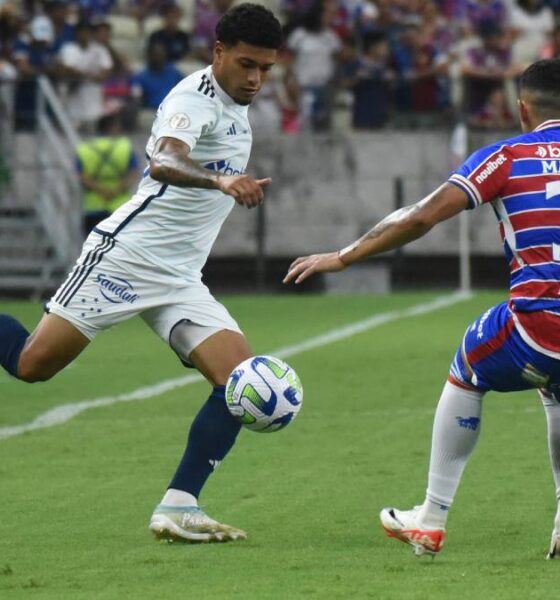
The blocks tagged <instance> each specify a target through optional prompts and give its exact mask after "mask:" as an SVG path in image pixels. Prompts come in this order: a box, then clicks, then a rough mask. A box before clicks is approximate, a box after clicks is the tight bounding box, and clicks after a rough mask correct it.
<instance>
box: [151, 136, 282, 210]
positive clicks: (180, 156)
mask: <svg viewBox="0 0 560 600" xmlns="http://www.w3.org/2000/svg"><path fill="white" fill-rule="evenodd" d="M189 154H190V148H189V146H188V145H187V144H185V142H182V141H181V140H179V139H177V138H172V137H161V138H159V140H158V141H157V142H156V145H155V147H154V151H153V153H152V158H151V159H150V177H151V178H152V179H155V180H156V181H161V183H167V184H169V185H176V186H178V187H195V188H204V189H208V190H220V191H221V192H223V193H224V194H228V195H229V196H232V197H233V199H234V200H235V201H236V202H237V203H238V204H241V205H243V206H246V207H248V208H253V207H254V206H258V205H259V204H260V203H261V202H262V201H263V199H264V191H263V188H264V187H266V186H267V185H269V184H270V183H271V181H272V180H271V179H269V178H267V179H253V178H252V177H250V176H249V175H222V174H220V173H217V172H216V171H210V170H209V169H205V168H204V167H201V166H200V165H198V164H197V163H195V162H194V161H193V160H192V159H191V158H190V157H189Z"/></svg>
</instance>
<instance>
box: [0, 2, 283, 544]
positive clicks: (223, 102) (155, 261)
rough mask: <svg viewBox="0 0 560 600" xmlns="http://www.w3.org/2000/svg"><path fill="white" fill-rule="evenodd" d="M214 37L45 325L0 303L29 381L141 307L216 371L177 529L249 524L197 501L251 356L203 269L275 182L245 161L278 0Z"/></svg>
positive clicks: (157, 522)
mask: <svg viewBox="0 0 560 600" xmlns="http://www.w3.org/2000/svg"><path fill="white" fill-rule="evenodd" d="M216 40H217V41H216V42H215V46H214V60H213V63H212V65H211V66H209V67H207V68H205V69H203V70H200V71H197V72H196V73H193V74H192V75H190V76H189V77H187V78H185V79H184V80H183V81H182V82H181V83H179V84H178V85H177V86H176V87H175V88H173V90H171V92H170V93H169V95H168V96H167V97H166V98H165V100H164V101H163V102H162V104H161V106H160V107H159V109H158V112H157V116H156V119H155V122H154V125H153V127H152V132H151V136H150V139H149V140H148V144H147V146H146V159H147V161H148V165H147V167H146V169H145V171H144V174H143V178H142V180H141V182H140V184H139V186H138V191H137V192H136V194H134V196H133V197H132V198H131V199H130V200H129V201H128V202H127V203H126V204H124V205H123V206H122V207H120V208H119V209H118V210H117V211H116V212H115V213H114V214H113V215H111V216H110V217H109V218H108V219H106V220H105V221H102V222H101V223H100V224H99V225H98V226H97V227H96V228H95V229H94V231H93V232H92V233H91V234H90V236H89V237H88V238H87V240H86V242H85V243H84V247H83V250H82V253H81V255H80V257H79V259H78V261H77V263H76V265H75V267H74V269H73V270H72V272H71V273H70V275H69V276H68V278H67V279H66V281H65V282H64V283H63V284H62V286H61V287H60V288H59V289H58V291H57V292H56V293H55V295H54V296H53V297H52V299H51V300H50V301H49V302H48V303H47V308H46V312H47V314H45V315H44V316H43V318H42V320H41V321H40V323H39V324H38V326H37V328H36V329H35V331H34V332H33V333H32V334H31V335H29V332H27V330H26V329H25V328H24V327H23V326H22V325H21V324H20V323H19V322H18V321H16V320H15V319H14V318H13V317H11V316H9V315H0V364H2V366H3V367H4V368H5V369H6V370H7V371H8V372H9V373H10V374H12V375H13V376H14V377H17V378H18V379H21V380H22V381H26V382H36V381H45V380H47V379H50V378H51V377H52V376H53V375H55V374H56V373H58V372H59V371H60V370H61V369H63V368H64V367H65V366H66V365H68V364H69V363H70V362H71V361H72V360H74V359H75V358H76V357H77V356H78V355H79V354H80V353H81V352H82V350H84V349H85V348H86V346H87V345H88V344H89V342H90V341H91V340H92V339H93V338H94V337H95V336H96V335H97V333H99V332H100V331H103V330H105V329H107V328H109V327H111V326H112V325H115V324H117V323H120V322H121V321H124V320H126V319H129V318H130V317H132V316H135V315H140V316H141V317H142V318H143V319H144V321H145V322H146V323H147V324H148V325H149V326H150V327H151V328H152V329H153V330H154V331H155V332H156V333H157V334H158V335H159V336H160V337H161V338H163V340H165V341H166V342H167V343H169V345H170V346H171V348H172V349H173V350H174V351H175V352H176V353H177V355H178V357H179V359H180V360H181V361H182V362H183V363H184V364H185V365H186V366H193V367H196V368H197V369H198V370H199V371H200V372H201V373H202V374H203V375H204V376H205V377H206V379H207V380H208V381H209V382H210V383H211V385H212V386H213V390H212V393H211V394H210V397H209V398H208V400H207V401H206V403H205V404H204V405H203V407H202V409H201V410H200V412H199V413H198V415H197V416H196V417H195V419H194V421H193V423H192V425H191V429H190V432H189V437H188V442H187V447H186V450H185V453H184V455H183V457H182V460H181V462H180V464H179V467H178V468H177V471H176V473H175V476H174V477H173V479H172V481H171V483H170V486H169V489H168V490H167V492H166V493H165V495H164V497H163V499H162V501H161V503H160V504H159V505H158V506H157V507H156V510H155V511H154V514H153V515H152V518H151V521H150V529H151V530H152V531H153V532H154V534H155V535H156V537H158V538H163V539H170V540H172V539H176V540H181V541H210V542H212V541H228V540H235V539H243V538H245V537H246V534H245V532H244V531H242V530H240V529H237V528H234V527H231V526H229V525H225V524H222V523H219V522H217V521H215V520H214V519H211V518H210V517H208V515H206V514H205V513H204V511H202V510H201V509H200V508H199V506H198V502H197V499H198V496H199V494H200V491H201V489H202V487H203V485H204V484H205V482H206V480H207V479H208V477H209V476H210V474H211V473H212V471H213V469H214V468H215V467H216V466H217V465H218V464H219V463H220V461H221V460H223V459H224V458H225V456H226V454H227V453H228V452H229V450H230V449H231V448H232V446H233V444H234V442H235V439H236V437H237V434H238V432H239V429H240V425H239V424H238V423H237V421H235V420H234V418H233V417H232V416H231V415H230V414H229V411H228V409H227V407H226V404H225V398H224V385H225V383H226V381H227V378H228V376H229V374H230V372H231V371H232V370H233V368H234V367H236V366H237V365H238V364H239V363H240V362H242V361H243V360H245V359H246V358H248V357H250V356H252V352H251V350H250V348H249V345H248V343H247V341H246V339H245V337H244V336H243V334H242V332H241V330H240V329H239V326H238V325H237V323H236V322H235V320H234V319H233V318H232V317H231V315H230V314H229V313H228V311H227V310H226V308H225V307H224V306H222V305H221V304H220V303H219V302H217V301H216V300H215V299H214V298H213V297H212V295H211V294H210V292H209V291H208V289H207V288H206V286H205V285H204V284H203V283H202V280H201V278H202V275H201V269H202V267H203V266H204V264H205V262H206V260H207V257H208V254H209V252H210V250H211V248H212V245H213V243H214V241H215V239H216V237H217V235H218V233H219V231H220V227H221V226H222V223H223V222H224V220H225V219H226V218H227V216H228V214H229V213H230V211H231V210H232V208H233V206H234V205H235V203H237V204H240V205H242V206H245V207H247V208H252V207H254V206H257V205H258V204H260V203H261V202H262V200H263V189H264V187H266V186H267V185H268V184H269V183H270V179H260V180H255V179H253V178H252V177H250V176H249V175H246V174H245V171H246V168H247V162H248V160H249V154H250V151H251V140H252V137H251V127H250V125H249V121H248V118H247V112H248V106H249V104H250V103H251V101H252V100H253V98H254V97H255V95H256V94H257V92H258V91H259V90H260V88H261V86H262V85H263V83H264V82H265V81H266V78H267V76H268V72H269V70H270V69H271V67H272V66H273V65H274V63H275V61H276V52H277V49H278V48H279V47H280V45H281V43H282V31H281V26H280V24H279V22H278V20H277V19H276V17H275V16H274V15H273V14H272V13H271V12H270V11H269V10H267V9H265V8H264V7H262V6H259V5H255V4H241V5H238V6H237V7H235V8H233V9H232V10H230V11H229V12H227V13H226V14H225V15H224V16H223V17H222V18H221V20H220V21H219V23H218V25H217V27H216Z"/></svg>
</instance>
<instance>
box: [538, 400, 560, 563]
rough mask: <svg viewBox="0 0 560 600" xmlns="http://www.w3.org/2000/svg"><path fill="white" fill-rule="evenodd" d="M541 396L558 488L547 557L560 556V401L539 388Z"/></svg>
mask: <svg viewBox="0 0 560 600" xmlns="http://www.w3.org/2000/svg"><path fill="white" fill-rule="evenodd" d="M539 397H540V399H541V401H542V403H543V407H544V412H545V414H546V423H547V434H548V453H549V456H550V465H551V467H552V474H553V477H554V484H555V488H556V516H555V518H554V525H553V528H552V536H551V540H550V548H549V551H548V554H547V558H560V403H559V402H558V399H557V397H556V394H553V393H551V392H550V391H547V390H539Z"/></svg>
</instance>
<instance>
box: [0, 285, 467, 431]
mask: <svg viewBox="0 0 560 600" xmlns="http://www.w3.org/2000/svg"><path fill="white" fill-rule="evenodd" d="M471 297H472V294H470V293H467V292H457V293H454V294H449V295H447V296H440V297H439V298H436V299H435V300H432V301H430V302H424V303H422V304H416V305H415V306H411V307H410V308H404V309H402V310H395V311H390V312H386V313H381V314H379V315H375V316H373V317H370V318H368V319H363V320H362V321H356V322H355V323H351V324H350V325H345V326H344V327H339V328H337V329H333V330H331V331H328V332H327V333H323V334H321V335H318V336H315V337H312V338H309V339H308V340H305V341H304V342H300V343H297V344H292V345H291V346H284V347H283V348H278V349H277V350H273V351H272V352H270V353H269V354H271V355H273V356H277V357H279V358H288V357H290V356H294V355H295V354H300V353H302V352H307V351H308V350H314V349H316V348H321V347H323V346H326V345H327V344H332V343H333V342H338V341H340V340H343V339H346V338H349V337H352V336H353V335H356V334H358V333H362V332H364V331H367V330H369V329H373V328H374V327H379V326H380V325H384V324H385V323H390V322H392V321H397V320H399V319H405V318H407V317H416V316H418V315H423V314H426V313H430V312H433V311H435V310H438V309H440V308H446V307H448V306H451V305H453V304H457V303H458V302H463V301H464V300H468V299H469V298H471ZM199 381H203V377H202V376H201V375H198V374H195V375H187V376H184V377H176V378H175V379H167V380H166V381H161V382H160V383H156V384H155V385H149V386H146V387H142V388H138V389H137V390H133V391H132V392H127V393H125V394H118V395H116V396H104V397H102V398H95V399H94V400H83V401H82V402H74V403H72V404H62V405H61V406H56V407H55V408H52V409H50V410H48V411H47V412H44V413H43V414H42V415H39V416H38V417H37V418H36V419H34V420H33V421H31V422H30V423H24V424H22V425H13V426H9V427H1V428H0V440H5V439H8V438H11V437H16V436H18V435H21V434H22V433H26V432H28V431H36V430H37V429H46V428H48V427H54V426H55V425H61V424H62V423H66V422H67V421H70V419H73V418H74V417H76V416H77V415H79V414H80V413H82V412H84V411H86V410H89V409H90V408H98V407H101V406H111V405H112V404H117V403H119V402H133V401H134V400H146V399H147V398H154V397H156V396H161V395H162V394H164V393H166V392H170V391H172V390H175V389H177V388H181V387H184V386H187V385H190V384H191V383H197V382H199Z"/></svg>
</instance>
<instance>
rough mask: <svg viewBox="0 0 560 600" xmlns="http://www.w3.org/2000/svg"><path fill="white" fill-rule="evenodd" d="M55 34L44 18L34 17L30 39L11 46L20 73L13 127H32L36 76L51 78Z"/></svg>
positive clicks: (20, 39) (21, 38) (30, 28)
mask: <svg viewBox="0 0 560 600" xmlns="http://www.w3.org/2000/svg"><path fill="white" fill-rule="evenodd" d="M53 41H54V30H53V27H52V23H51V22H50V21H49V19H48V18H47V17H44V16H38V17H35V18H34V19H33V20H32V21H31V24H30V26H29V37H23V36H22V37H19V38H18V39H17V40H16V42H15V44H14V52H13V57H14V62H15V65H16V67H17V70H18V72H19V83H18V86H17V90H16V102H15V105H16V123H17V125H18V127H19V128H23V129H32V128H33V127H34V124H35V110H36V103H37V82H36V79H37V77H39V75H53V74H54V70H55V63H54V57H55V53H54V50H53V47H52V44H53Z"/></svg>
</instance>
